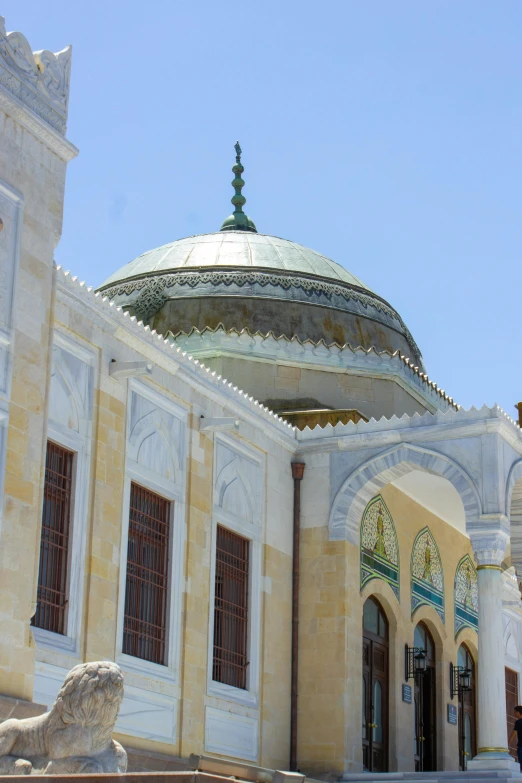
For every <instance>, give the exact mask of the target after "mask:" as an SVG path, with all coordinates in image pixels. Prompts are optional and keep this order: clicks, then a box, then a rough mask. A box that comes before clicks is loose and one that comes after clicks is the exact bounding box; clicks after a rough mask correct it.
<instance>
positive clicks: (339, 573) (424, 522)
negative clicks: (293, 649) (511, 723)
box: [299, 484, 519, 773]
mask: <svg viewBox="0 0 522 783" xmlns="http://www.w3.org/2000/svg"><path fill="white" fill-rule="evenodd" d="M359 533H360V545H359V546H356V545H353V544H351V543H349V542H346V541H331V540H329V539H328V531H327V530H325V529H319V528H305V529H304V530H303V531H302V560H301V573H302V579H303V590H304V592H303V595H304V596H306V600H305V601H303V605H302V610H301V611H302V614H301V630H302V632H303V637H302V651H301V653H300V655H301V678H300V689H299V693H300V701H301V703H302V704H311V703H315V704H316V705H318V706H319V707H321V706H322V705H326V704H328V705H333V708H331V710H330V713H331V717H332V720H331V722H330V723H329V725H328V730H326V726H325V732H324V742H323V744H322V746H321V752H322V755H323V758H324V755H325V754H326V753H325V752H328V753H329V754H331V755H332V756H334V754H335V753H337V752H339V753H341V752H342V747H343V744H342V742H343V738H342V736H341V731H339V733H337V728H338V727H342V728H343V729H344V731H345V732H346V734H347V735H348V737H349V739H348V741H347V745H346V747H348V748H349V749H350V748H351V750H352V755H351V758H348V759H346V758H345V759H343V760H341V759H340V758H339V759H338V761H337V763H336V762H335V759H334V758H331V760H330V763H329V767H330V769H331V768H332V766H334V764H335V766H337V768H340V767H342V766H344V768H345V769H346V771H347V772H352V773H357V772H361V771H363V770H367V771H370V772H375V773H378V772H386V771H396V770H399V771H426V772H428V771H435V770H458V769H466V767H467V764H468V762H469V761H470V760H471V758H472V757H473V756H474V755H476V753H477V751H478V748H477V721H478V715H477V712H478V710H477V695H476V687H477V686H476V676H475V675H476V668H477V664H478V630H477V629H478V589H477V570H476V566H475V561H474V558H473V553H472V550H471V543H470V540H469V538H468V536H467V535H466V534H465V532H464V531H463V530H459V529H457V528H456V527H455V526H454V525H452V524H450V523H449V522H448V521H447V520H445V519H442V518H441V517H439V516H438V515H437V514H435V513H433V512H432V511H430V510H428V509H427V508H426V507H425V506H423V505H422V504H420V503H419V502H417V501H416V500H414V499H413V498H412V497H411V496H409V495H407V494H406V493H405V492H402V491H401V490H400V489H399V488H398V487H396V486H394V485H393V484H388V485H386V486H385V487H383V488H382V489H381V491H380V493H379V494H377V495H375V496H374V497H373V498H372V499H371V500H370V501H369V503H368V504H367V505H366V508H365V509H364V512H363V514H362V518H361V525H360V531H359ZM332 555H335V557H334V558H332ZM503 579H504V582H505V590H513V593H514V596H515V597H516V600H517V601H519V596H518V586H517V584H516V579H515V578H514V577H512V576H511V574H510V572H506V573H505V574H504V576H503ZM506 604H507V601H506ZM512 604H513V605H515V604H516V601H515V600H513V601H512ZM330 612H331V614H332V615H333V614H334V613H335V614H336V617H333V616H329V613H330ZM319 614H322V616H320V617H318V615H319ZM509 622H512V621H510V620H508V618H507V617H506V618H505V622H504V624H505V626H506V627H507V625H508V624H509ZM513 647H514V645H513ZM406 648H408V649H409V650H410V651H414V650H415V651H421V650H422V651H423V658H424V669H425V671H424V673H423V674H422V675H418V674H415V673H412V672H410V676H409V677H408V676H407V674H408V673H407V672H406V671H405V667H406ZM507 660H508V659H507V658H506V661H507ZM450 665H451V667H453V672H454V674H453V677H454V678H457V679H456V680H455V682H456V683H457V686H456V689H455V692H452V688H451V681H450V678H451V676H452V675H451V672H450ZM514 668H516V669H518V663H517V666H516V667H514ZM312 670H313V671H312ZM463 671H464V672H466V673H467V675H468V679H469V689H467V690H464V689H463V688H462V680H459V679H458V674H459V672H463ZM313 672H315V674H313ZM317 677H320V678H321V683H320V686H319V684H318V681H317ZM324 678H327V680H326V679H324ZM344 683H347V686H346V690H347V693H346V698H345V699H344V700H343V699H341V698H340V697H339V699H338V700H337V702H335V700H332V699H331V698H330V697H329V696H328V695H327V694H328V692H335V690H336V689H337V692H338V693H339V694H341V693H343V690H344V687H345V686H344ZM459 683H460V685H459ZM319 687H321V688H322V689H323V692H322V693H321V692H320V691H319ZM512 691H513V692H515V691H516V692H517V693H518V685H516V688H515V689H512ZM513 698H515V697H514V696H513ZM517 698H518V695H517ZM356 715H360V716H361V723H360V722H359V721H356V720H355V717H354V716H356ZM317 731H318V728H317V720H316V722H315V725H314V728H313V732H314V734H315V735H316V734H317ZM319 731H320V729H319ZM309 733H310V734H311V733H312V727H311V725H310V724H309V723H308V721H307V718H306V715H305V714H304V713H303V716H302V721H301V722H300V741H301V742H302V743H303V744H302V745H301V750H302V754H301V755H302V757H304V759H303V761H305V762H306V766H307V768H308V769H315V770H316V771H317V772H319V771H322V770H323V768H322V767H321V764H322V761H321V760H320V759H317V757H315V758H314V756H315V753H316V752H317V749H316V748H314V747H312V746H311V744H310V746H309V747H308V746H307V735H308V734H309ZM506 733H507V732H506ZM337 742H338V743H339V745H338V746H337ZM307 754H309V756H308V758H307ZM303 766H304V764H303Z"/></svg>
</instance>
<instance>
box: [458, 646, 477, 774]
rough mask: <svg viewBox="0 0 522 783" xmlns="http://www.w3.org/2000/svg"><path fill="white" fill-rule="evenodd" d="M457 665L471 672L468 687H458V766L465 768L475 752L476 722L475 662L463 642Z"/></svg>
mask: <svg viewBox="0 0 522 783" xmlns="http://www.w3.org/2000/svg"><path fill="white" fill-rule="evenodd" d="M457 666H459V667H461V668H463V669H468V670H469V671H470V672H471V680H470V689H469V691H462V690H460V689H459V695H458V699H459V767H460V769H462V770H465V769H466V768H467V766H468V760H469V759H471V758H473V756H475V755H476V753H477V723H476V713H475V710H476V707H475V705H476V700H475V698H476V697H475V662H474V660H473V657H472V655H471V653H470V651H469V650H468V648H467V647H466V645H465V644H461V646H460V647H459V651H458V655H457Z"/></svg>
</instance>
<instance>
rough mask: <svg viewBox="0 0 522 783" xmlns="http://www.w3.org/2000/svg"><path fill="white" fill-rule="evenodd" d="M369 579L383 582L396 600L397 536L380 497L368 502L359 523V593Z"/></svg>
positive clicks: (397, 583) (397, 589) (397, 592)
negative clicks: (387, 585) (389, 588)
mask: <svg viewBox="0 0 522 783" xmlns="http://www.w3.org/2000/svg"><path fill="white" fill-rule="evenodd" d="M371 579H384V581H385V582H388V584H389V585H390V587H391V589H392V590H393V592H394V593H395V595H396V596H397V598H399V546H398V544H397V534H396V532H395V525H394V524H393V518H392V515H391V514H390V512H389V511H388V508H387V506H386V503H385V502H384V500H383V499H382V497H381V496H380V495H377V497H374V498H373V499H372V500H370V502H369V503H368V505H367V506H366V508H365V510H364V514H363V518H362V522H361V590H362V589H363V587H364V585H365V584H366V583H367V582H369V581H370V580H371Z"/></svg>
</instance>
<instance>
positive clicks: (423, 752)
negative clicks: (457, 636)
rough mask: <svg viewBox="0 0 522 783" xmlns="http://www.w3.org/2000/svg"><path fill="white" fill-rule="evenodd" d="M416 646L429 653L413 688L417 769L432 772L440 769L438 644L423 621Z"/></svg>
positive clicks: (417, 770) (417, 632)
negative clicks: (436, 645)
mask: <svg viewBox="0 0 522 783" xmlns="http://www.w3.org/2000/svg"><path fill="white" fill-rule="evenodd" d="M414 646H415V647H418V648H420V649H421V650H424V652H425V655H426V672H425V674H423V675H420V676H416V677H415V687H414V720H415V725H414V759H415V771H416V772H431V771H434V770H436V769H437V704H436V676H435V645H434V643H433V638H432V636H431V634H430V632H429V631H428V629H427V628H426V626H425V625H424V623H419V624H418V626H417V627H416V628H415V634H414Z"/></svg>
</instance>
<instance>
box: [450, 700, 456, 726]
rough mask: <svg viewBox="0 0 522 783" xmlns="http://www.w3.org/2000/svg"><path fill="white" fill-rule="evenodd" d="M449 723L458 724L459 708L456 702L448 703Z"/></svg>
mask: <svg viewBox="0 0 522 783" xmlns="http://www.w3.org/2000/svg"><path fill="white" fill-rule="evenodd" d="M448 723H451V724H452V725H453V726H456V725H457V708H456V707H455V705H454V704H448Z"/></svg>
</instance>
